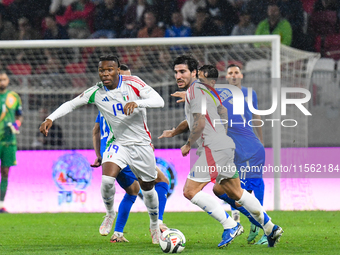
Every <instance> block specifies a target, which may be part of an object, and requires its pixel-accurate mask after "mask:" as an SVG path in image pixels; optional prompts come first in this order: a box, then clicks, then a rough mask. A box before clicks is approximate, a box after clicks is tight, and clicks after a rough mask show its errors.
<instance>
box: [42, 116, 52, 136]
mask: <svg viewBox="0 0 340 255" xmlns="http://www.w3.org/2000/svg"><path fill="white" fill-rule="evenodd" d="M52 125H53V121H52V120H50V119H46V120H45V121H44V122H43V123H41V125H40V127H39V131H40V133H42V134H44V135H45V136H47V134H48V130H49V129H50V128H51V127H52Z"/></svg>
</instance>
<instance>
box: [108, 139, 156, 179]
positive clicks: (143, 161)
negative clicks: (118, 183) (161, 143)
mask: <svg viewBox="0 0 340 255" xmlns="http://www.w3.org/2000/svg"><path fill="white" fill-rule="evenodd" d="M105 162H112V163H115V164H117V165H118V166H119V167H120V168H121V169H124V168H125V167H126V166H127V165H129V166H130V168H131V171H132V172H133V173H134V174H135V176H136V177H137V178H140V179H141V180H142V181H144V182H151V181H154V180H155V179H156V178H157V171H156V160H155V154H154V152H153V149H152V147H151V146H150V145H128V146H126V145H125V146H123V145H120V144H118V143H112V144H111V145H110V146H108V147H107V148H106V150H105V152H104V154H103V161H102V163H105Z"/></svg>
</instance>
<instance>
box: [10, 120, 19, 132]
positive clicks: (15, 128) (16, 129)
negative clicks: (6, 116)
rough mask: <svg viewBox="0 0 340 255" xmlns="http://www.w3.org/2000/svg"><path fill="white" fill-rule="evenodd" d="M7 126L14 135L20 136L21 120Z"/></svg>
mask: <svg viewBox="0 0 340 255" xmlns="http://www.w3.org/2000/svg"><path fill="white" fill-rule="evenodd" d="M7 125H8V126H9V128H10V129H11V131H12V133H13V134H16V135H17V134H20V130H19V128H20V126H21V122H20V120H16V121H15V122H13V123H8V124H7Z"/></svg>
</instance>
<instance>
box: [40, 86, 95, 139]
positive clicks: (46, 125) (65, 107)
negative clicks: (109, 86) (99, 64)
mask: <svg viewBox="0 0 340 255" xmlns="http://www.w3.org/2000/svg"><path fill="white" fill-rule="evenodd" d="M93 88H94V87H92V88H90V89H88V90H87V91H85V92H83V93H82V94H80V95H79V96H77V97H76V98H74V99H72V100H70V101H67V102H65V103H63V104H62V105H61V106H59V107H58V108H57V109H56V110H55V111H54V112H53V113H52V114H51V115H49V116H48V117H47V118H46V120H45V121H44V122H43V123H42V124H41V125H40V128H39V131H40V132H41V133H43V134H44V135H45V136H47V134H48V130H49V129H50V128H51V127H52V122H53V121H55V120H56V119H58V118H61V117H63V116H65V115H66V114H68V113H70V112H72V111H73V110H75V109H76V108H78V107H80V106H82V105H85V104H87V103H88V101H89V100H88V99H89V97H90V96H91V93H86V92H90V91H91V90H92V89H93ZM84 94H85V95H84Z"/></svg>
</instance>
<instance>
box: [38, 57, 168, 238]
mask: <svg viewBox="0 0 340 255" xmlns="http://www.w3.org/2000/svg"><path fill="white" fill-rule="evenodd" d="M119 66H120V64H119V60H118V58H117V57H116V56H111V55H108V56H103V57H100V61H99V65H98V73H99V77H100V80H101V82H99V83H97V84H96V85H95V86H93V87H91V88H89V89H87V90H86V91H84V92H83V93H82V94H81V95H79V96H78V97H76V98H74V99H73V100H70V101H68V102H66V103H64V104H62V105H61V106H60V107H59V108H58V109H57V110H55V111H54V112H53V113H52V114H51V115H50V116H48V117H47V118H46V120H45V121H44V122H43V123H42V124H41V126H40V132H42V133H43V134H44V135H47V134H48V130H49V129H50V128H51V126H52V123H53V121H54V120H56V119H58V118H60V117H62V116H64V115H66V114H68V113H70V112H71V111H73V110H74V109H76V108H77V107H80V106H82V105H86V104H95V105H96V106H97V108H98V110H99V111H100V112H101V113H102V114H103V116H104V118H105V120H106V122H107V124H108V125H109V126H110V130H111V132H110V136H109V139H108V142H107V148H106V150H105V152H104V155H103V161H102V171H103V175H102V186H101V194H102V198H103V201H104V204H105V207H106V211H107V212H108V213H107V215H106V217H111V218H113V219H114V217H115V212H114V209H113V201H114V194H115V179H116V177H117V175H118V173H119V172H120V171H121V169H123V168H125V167H126V166H127V165H129V166H130V168H131V170H132V172H133V173H134V174H135V176H136V177H137V178H138V180H139V183H140V186H141V189H142V193H143V197H144V203H145V205H146V207H147V210H148V212H149V216H150V230H151V234H152V239H153V243H158V242H159V241H158V239H159V236H160V231H159V226H158V197H157V193H156V191H155V189H154V181H155V179H156V178H157V172H156V162H155V155H154V152H153V149H152V147H151V135H150V132H149V130H148V127H147V124H146V108H156V107H163V106H164V100H163V99H162V97H161V96H160V95H159V94H158V93H157V92H156V91H155V90H154V89H152V88H151V87H150V86H149V85H147V84H146V83H144V81H142V80H141V79H140V78H139V77H137V76H121V75H119ZM104 221H105V220H104Z"/></svg>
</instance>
